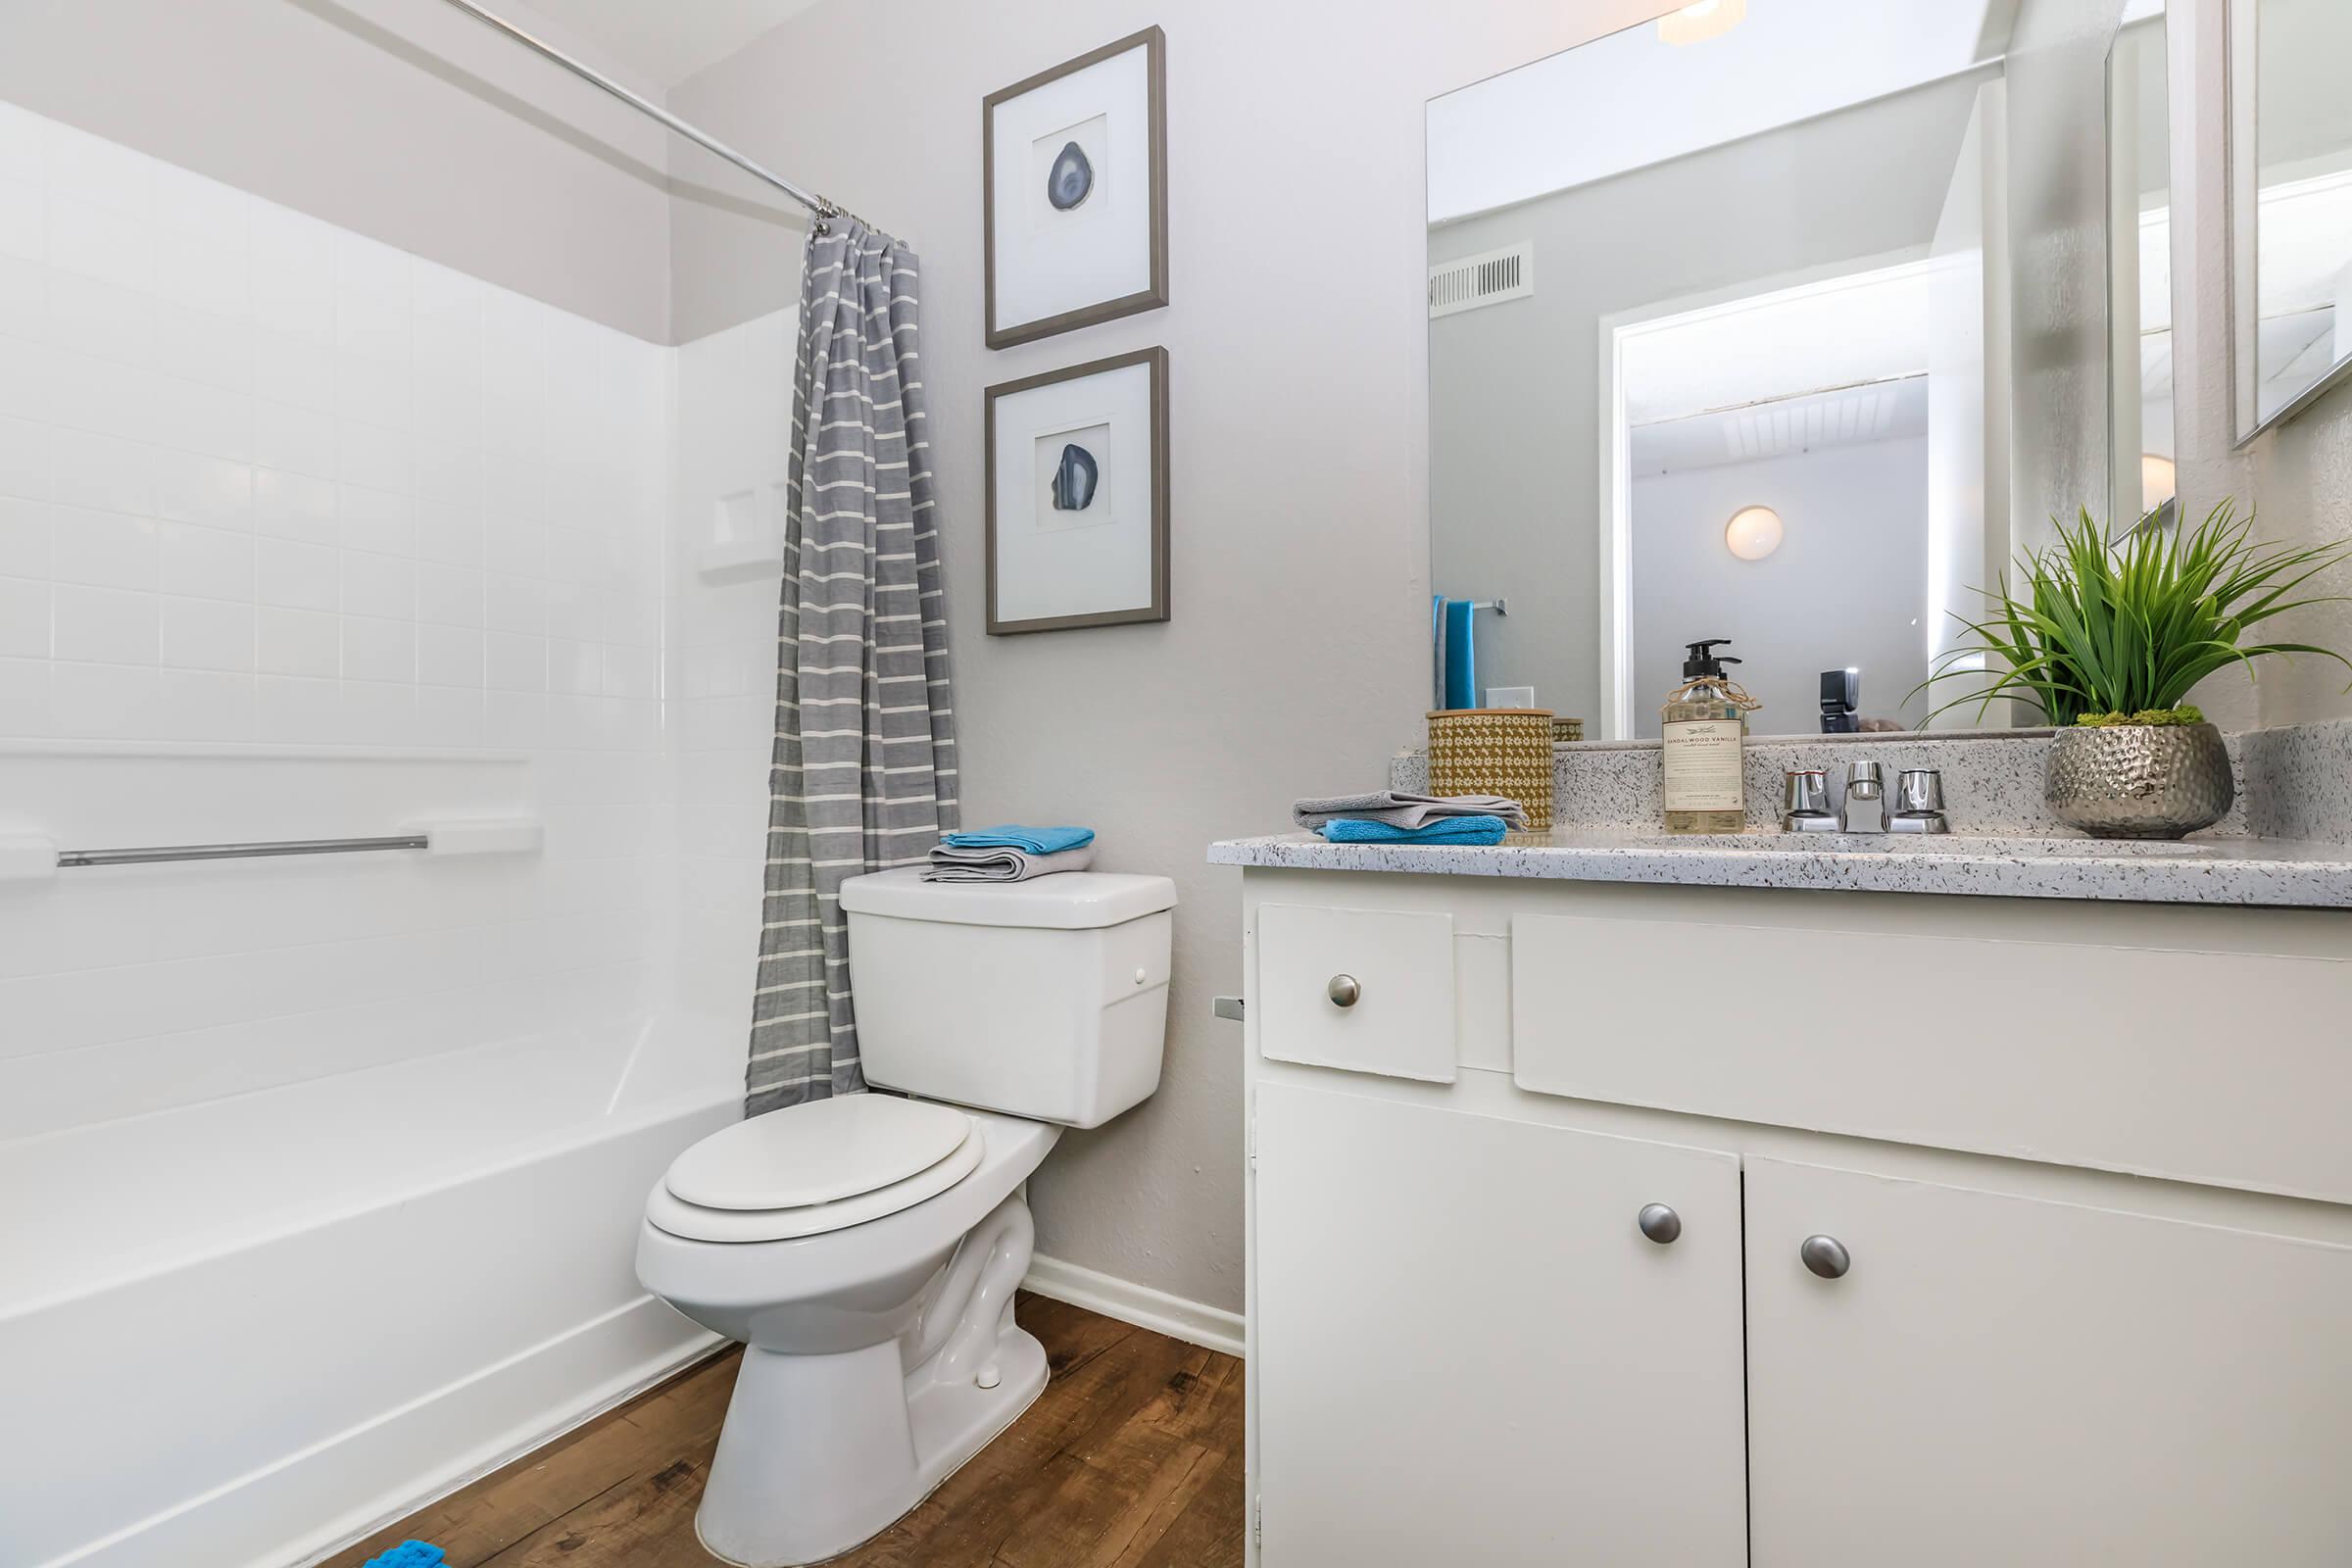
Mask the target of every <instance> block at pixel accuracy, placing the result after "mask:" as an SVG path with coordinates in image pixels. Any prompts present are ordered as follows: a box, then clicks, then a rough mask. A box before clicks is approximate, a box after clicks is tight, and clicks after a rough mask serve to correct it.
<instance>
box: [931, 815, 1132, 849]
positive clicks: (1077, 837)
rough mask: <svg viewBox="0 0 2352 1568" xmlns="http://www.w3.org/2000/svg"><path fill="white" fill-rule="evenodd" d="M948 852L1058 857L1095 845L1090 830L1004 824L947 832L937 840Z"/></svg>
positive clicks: (1091, 830) (1091, 829) (1092, 833)
mask: <svg viewBox="0 0 2352 1568" xmlns="http://www.w3.org/2000/svg"><path fill="white" fill-rule="evenodd" d="M939 842H940V843H942V844H945V845H946V846H947V847H948V848H950V849H952V850H1024V851H1026V852H1028V853H1029V854H1031V855H1059V854H1060V853H1061V852H1062V851H1064V850H1083V849H1085V848H1086V847H1087V846H1088V845H1089V844H1092V843H1094V842H1095V830H1094V829H1093V828H1091V827H1023V826H1021V825H1020V824H1019V823H1018V822H1007V823H1005V825H1004V826H1002V827H983V828H975V829H974V830H972V831H971V832H969V833H951V834H949V835H948V836H947V837H946V838H944V839H941V840H940V841H939Z"/></svg>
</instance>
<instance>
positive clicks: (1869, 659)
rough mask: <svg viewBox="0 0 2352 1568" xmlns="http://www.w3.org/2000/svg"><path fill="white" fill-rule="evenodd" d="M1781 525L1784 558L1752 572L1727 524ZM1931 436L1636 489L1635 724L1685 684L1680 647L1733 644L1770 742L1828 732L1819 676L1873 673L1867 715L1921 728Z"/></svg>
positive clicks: (1640, 483) (1701, 471)
mask: <svg viewBox="0 0 2352 1568" xmlns="http://www.w3.org/2000/svg"><path fill="white" fill-rule="evenodd" d="M1747 506H1769V507H1771V508H1772V509H1773V510H1774V511H1775V512H1778V513H1779V514H1780V515H1781V521H1782V524H1783V527H1784V530H1785V532H1784V534H1783V537H1782V540H1781V547H1780V549H1778V550H1776V551H1774V552H1773V553H1772V554H1771V555H1769V556H1766V557H1765V558H1764V559H1763V560H1762V561H1741V560H1740V559H1739V558H1738V557H1737V556H1735V555H1733V554H1732V553H1731V551H1730V550H1728V549H1727V548H1725V546H1724V542H1723V528H1724V524H1725V523H1727V522H1729V521H1730V520H1731V517H1732V514H1733V513H1735V512H1737V511H1739V510H1740V508H1741V507H1747ZM1927 515H1928V441H1927V437H1925V436H1911V437H1906V438H1904V439H1901V440H1895V441H1874V442H1870V443H1868V444H1867V445H1862V446H1847V447H1827V448H1823V449H1821V450H1819V451H1815V452H1808V453H1804V454H1801V455H1798V456H1793V457H1786V458H1771V459H1767V460H1765V461H1764V462H1761V463H1728V464H1724V465H1722V466H1718V467H1712V468H1691V469H1688V470H1686V471H1684V472H1680V473H1665V474H1647V475H1644V476H1642V477H1641V478H1638V479H1636V480H1635V481H1634V483H1633V515H1632V527H1633V545H1634V561H1633V567H1634V570H1633V579H1634V723H1635V731H1636V733H1637V734H1640V735H1644V736H1655V735H1656V734H1657V733H1658V711H1657V705H1658V704H1659V703H1660V702H1662V701H1664V699H1665V696H1666V694H1667V693H1668V692H1670V691H1672V690H1673V689H1674V688H1675V687H1676V686H1678V685H1680V684H1681V683H1682V679H1683V675H1682V669H1683V663H1682V661H1683V649H1682V647H1681V645H1682V644H1683V643H1687V642H1691V641H1692V640H1694V639H1696V638H1700V637H1729V638H1731V639H1732V646H1731V647H1730V648H1727V649H1725V650H1724V652H1726V653H1728V654H1734V655H1737V656H1739V657H1740V659H1742V660H1743V661H1745V662H1743V663H1742V664H1740V667H1739V668H1738V669H1737V670H1735V671H1734V673H1735V675H1736V676H1737V677H1738V678H1739V681H1740V685H1741V686H1743V687H1745V688H1746V689H1747V692H1748V695H1749V696H1751V697H1754V698H1756V699H1758V700H1759V701H1761V702H1762V703H1763V704H1764V707H1763V708H1762V710H1761V711H1758V712H1757V713H1756V715H1755V716H1754V718H1753V719H1752V720H1750V722H1751V724H1752V725H1753V727H1754V728H1755V731H1756V733H1758V734H1760V735H1791V734H1799V733H1803V732H1805V731H1808V730H1813V729H1816V728H1818V727H1819V725H1820V715H1821V672H1822V671H1823V670H1825V669H1842V668H1844V667H1845V666H1847V665H1849V664H1852V665H1858V666H1859V667H1860V668H1861V670H1862V699H1863V701H1862V716H1863V717H1865V718H1902V719H1905V720H1906V721H1907V722H1906V723H1905V725H1904V727H1905V728H1907V729H1908V728H1916V727H1917V725H1918V721H1919V720H1920V719H1921V718H1922V717H1924V716H1925V714H1926V712H1927V710H1928V706H1929V704H1928V700H1927V699H1926V698H1925V697H1916V698H1915V697H1910V696H1909V694H1910V692H1911V689H1912V688H1913V687H1915V686H1917V685H1918V684H1919V683H1920V681H1921V680H1922V679H1923V678H1925V676H1926V675H1927V672H1928V667H1927V666H1928V660H1927V630H1926V628H1925V627H1924V626H1923V625H1922V624H1921V617H1922V615H1923V613H1925V610H1926V606H1927V591H1928V589H1927V585H1928V527H1927Z"/></svg>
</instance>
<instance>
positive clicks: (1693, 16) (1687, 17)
mask: <svg viewBox="0 0 2352 1568" xmlns="http://www.w3.org/2000/svg"><path fill="white" fill-rule="evenodd" d="M1746 20H1747V0H1698V3H1697V4H1696V5H1689V6H1685V7H1683V9H1682V10H1680V11H1677V12H1674V13H1673V14H1671V15H1669V16H1663V17H1660V18H1659V19H1658V36H1659V37H1660V38H1663V39H1664V40H1665V41H1666V42H1668V43H1674V44H1683V43H1705V42H1706V41H1707V40H1708V39H1709V38H1720V37H1722V36H1723V35H1724V34H1725V33H1727V32H1729V31H1731V30H1732V29H1733V28H1734V27H1737V26H1738V25H1740V23H1742V22H1744V21H1746Z"/></svg>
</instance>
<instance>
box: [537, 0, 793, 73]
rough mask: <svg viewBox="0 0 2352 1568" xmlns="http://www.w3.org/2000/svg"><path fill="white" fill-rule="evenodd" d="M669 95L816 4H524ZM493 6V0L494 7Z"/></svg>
mask: <svg viewBox="0 0 2352 1568" xmlns="http://www.w3.org/2000/svg"><path fill="white" fill-rule="evenodd" d="M524 3H525V4H527V5H528V6H529V7H530V9H532V10H533V11H536V12H538V13H539V14H540V15H542V16H544V17H546V18H547V19H548V20H549V21H550V22H554V23H557V24H559V25H563V26H564V27H567V28H569V29H570V30H572V31H573V32H576V33H578V34H579V35H580V36H581V37H583V38H586V39H588V40H589V41H591V42H593V43H594V44H596V45H597V46H598V47H599V48H601V49H603V50H604V51H605V52H606V53H607V54H608V55H610V56H611V57H612V59H613V62H614V63H615V64H616V65H618V66H619V67H621V68H622V69H624V70H626V71H628V72H630V73H633V74H634V75H635V76H636V77H637V78H638V79H640V80H642V81H650V82H652V83H653V84H654V85H655V86H657V87H659V88H661V89H662V91H663V92H667V91H668V90H669V89H670V88H672V87H675V86H676V85H677V84H678V83H679V82H681V81H684V80H685V79H686V78H687V77H688V76H691V75H693V74H694V73H696V72H698V71H700V70H702V69H703V68H704V67H705V66H711V65H716V64H717V63H718V62H719V61H721V60H724V59H726V57H727V56H729V55H731V54H733V53H734V52H735V51H736V50H738V49H740V48H742V47H743V46H744V45H745V44H747V43H750V42H751V41H752V40H753V39H754V38H757V37H759V36H760V34H761V33H763V32H765V31H767V29H768V28H770V27H772V26H774V25H776V24H778V23H779V22H782V21H783V20H784V19H785V18H787V17H789V16H791V15H792V14H793V13H794V12H796V11H806V10H807V9H808V8H809V6H811V5H814V4H815V3H816V0H524ZM492 4H493V5H494V6H495V4H496V0H492Z"/></svg>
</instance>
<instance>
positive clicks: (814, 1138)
mask: <svg viewBox="0 0 2352 1568" xmlns="http://www.w3.org/2000/svg"><path fill="white" fill-rule="evenodd" d="M1175 905H1176V888H1175V884H1174V883H1172V882H1170V881H1168V880H1167V879H1166V878H1165V877H1155V876H1124V875H1110V874H1105V873H1095V872H1083V871H1080V872H1064V873H1061V874H1059V875H1054V876H1045V877H1039V878H1037V879H1036V880H1034V881H1030V882H1012V883H930V882H925V881H923V880H922V879H921V873H920V871H919V869H916V868H911V867H910V868H907V869H905V870H896V871H883V872H878V873H875V874H873V875H870V876H861V877H855V878H852V879H851V880H849V881H848V882H845V883H844V884H843V885H842V892H841V907H842V908H843V910H844V911H845V913H846V914H847V916H848V920H849V929H850V977H851V988H852V993H853V995H854V996H855V998H856V1002H857V1008H858V1047H859V1052H860V1055H861V1059H862V1062H863V1066H864V1071H865V1077H866V1081H867V1083H868V1084H869V1085H871V1086H872V1087H873V1088H875V1089H877V1090H882V1091H888V1092H885V1093H873V1094H864V1095H848V1096H842V1097H839V1098H836V1099H832V1100H820V1101H812V1102H809V1103H805V1104H800V1105H793V1106H788V1107H786V1108H785V1109H782V1110H774V1111H769V1112H768V1113H766V1114H765V1115H761V1116H755V1117H752V1118H750V1119H748V1120H746V1121H742V1122H738V1123H736V1124H735V1125H733V1126H731V1127H728V1128H725V1129H724V1130H722V1131H720V1132H717V1133H714V1134H712V1135H711V1136H710V1137H709V1138H706V1139H704V1140H703V1141H702V1142H701V1143H699V1144H697V1145H695V1146H694V1147H693V1148H692V1149H689V1150H688V1151H686V1152H685V1153H683V1154H681V1155H679V1156H678V1158H677V1160H676V1161H675V1162H674V1163H673V1164H671V1166H670V1167H669V1170H668V1171H667V1173H666V1174H664V1175H663V1177H662V1180H661V1182H660V1183H658V1184H657V1185H656V1186H655V1188H654V1191H653V1193H652V1195H651V1197H650V1198H648V1200H647V1201H646V1210H645V1223H644V1224H643V1225H642V1226H641V1227H640V1229H639V1234H638V1245H637V1277H638V1278H639V1280H641V1281H642V1282H643V1283H644V1285H645V1288H646V1289H647V1290H649V1291H651V1292H653V1293H654V1294H655V1295H656V1296H659V1297H661V1298H662V1299H664V1300H666V1301H667V1302H668V1303H669V1304H670V1305H671V1306H673V1307H675V1308H677V1310H679V1311H680V1312H683V1313H684V1314H685V1315H686V1316H688V1317H690V1318H692V1319H693V1320H694V1321H695V1322H697V1323H700V1324H702V1325H703V1326H704V1327H706V1328H709V1329H711V1330H714V1331H716V1332H717V1333H720V1334H723V1335H725V1336H727V1337H728V1338H729V1339H734V1340H740V1341H742V1342H743V1344H744V1346H745V1349H744V1354H743V1367H742V1370H741V1372H740V1373H739V1374H738V1376H737V1379H736V1383H735V1394H734V1398H733V1401H732V1402H731V1403H730V1404H729V1405H728V1406H727V1416H726V1423H725V1425H724V1427H723V1428H722V1429H721V1430H720V1433H719V1439H718V1451H717V1454H716V1456H715V1457H714V1458H713V1459H712V1460H711V1474H710V1480H709V1484H708V1486H707V1487H706V1488H705V1489H704V1493H703V1502H702V1508H701V1510H700V1512H699V1513H698V1514H697V1515H696V1517H695V1529H696V1532H697V1534H698V1535H699V1536H700V1537H701V1539H702V1543H703V1544H704V1546H705V1547H706V1548H707V1549H709V1550H710V1551H711V1553H713V1554H714V1555H716V1556H718V1557H720V1558H723V1559H725V1560H726V1561H728V1562H733V1563H741V1564H746V1565H748V1568H781V1565H785V1564H800V1563H812V1562H818V1561H821V1560H823V1559H825V1558H827V1557H831V1556H835V1555H837V1554H839V1553H841V1552H844V1551H847V1550H849V1549H850V1548H851V1547H853V1546H856V1545H858V1544H859V1543H861V1542H863V1541H866V1540H868V1539H869V1538H871V1537H872V1536H874V1535H876V1534H877V1533H879V1532H880V1531H882V1530H883V1529H885V1528H887V1527H888V1526H889V1525H890V1524H891V1523H892V1522H893V1521H895V1520H897V1519H898V1518H899V1517H900V1516H901V1515H902V1514H905V1513H906V1512H907V1510H908V1509H910V1508H912V1507H913V1506H914V1505H915V1504H916V1503H918V1502H920V1501H922V1499H923V1498H924V1497H925V1496H927V1495H930V1493H931V1491H932V1489H934V1488H935V1487H937V1486H938V1485H939V1484H940V1483H941V1482H943V1481H945V1480H946V1479H947V1478H948V1477H949V1476H951V1475H953V1474H954V1473H955V1472H956V1468H957V1467H958V1466H960V1465H961V1464H962V1463H963V1462H964V1461H965V1460H966V1459H969V1458H970V1457H971V1456H972V1455H973V1454H975V1453H977V1452H979V1451H980V1449H981V1448H982V1447H984V1446H987V1444H988V1443H989V1441H990V1440H991V1439H993V1438H994V1437H996V1436H997V1434H998V1433H1000V1432H1002V1431H1004V1430H1005V1427H1007V1426H1009V1425H1011V1423H1012V1422H1013V1420H1014V1419H1015V1418H1017V1417H1018V1416H1019V1415H1020V1413H1021V1412H1022V1411H1023V1410H1025V1409H1027V1408H1028V1407H1029V1405H1030V1403H1031V1402H1032V1401H1033V1400H1035V1399H1036V1397H1038V1395H1039V1394H1040V1393H1042V1392H1043V1391H1044V1389H1045V1386H1046V1354H1045V1349H1044V1348H1043V1347H1041V1346H1040V1345H1039V1344H1038V1343H1037V1341H1036V1340H1035V1339H1034V1338H1032V1337H1031V1336H1030V1335H1029V1334H1028V1333H1026V1332H1025V1331H1023V1330H1021V1329H1019V1328H1017V1327H1015V1326H1014V1325H1013V1321H1012V1298H1013V1291H1014V1289H1015V1288H1016V1287H1017V1286H1018V1285H1019V1284H1020V1282H1021V1278H1022V1276H1023V1275H1024V1274H1026V1273H1027V1272H1028V1269H1029V1257H1030V1251H1031V1247H1032V1242H1033V1236H1034V1233H1033V1229H1032V1225H1031V1221H1030V1217H1029V1204H1028V1200H1027V1189H1026V1185H1025V1184H1026V1183H1027V1181H1028V1179H1029V1176H1030V1173H1031V1172H1033V1171H1035V1170H1036V1169H1037V1167H1038V1164H1039V1162H1040V1161H1042V1160H1043V1159H1044V1158H1045V1157H1046V1154H1047V1153H1048V1152H1050V1151H1051V1150H1052V1149H1053V1147H1054V1141H1055V1140H1056V1139H1058V1138H1059V1137H1060V1136H1061V1130H1062V1129H1063V1128H1064V1127H1099V1126H1101V1125H1102V1124H1103V1123H1104V1122H1106V1121H1108V1120H1110V1118H1111V1117H1113V1116H1116V1115H1117V1114H1119V1112H1121V1111H1123V1110H1125V1109H1127V1108H1128V1107H1129V1106H1131V1105H1134V1104H1135V1103H1138V1102H1139V1101H1141V1100H1143V1099H1144V1098H1145V1097H1146V1096H1148V1095H1150V1094H1151V1093H1152V1091H1153V1090H1154V1089H1156V1088H1158V1086H1159V1068H1160V1056H1161V1052H1162V1049H1163V1047H1164V1045H1165V1042H1166V1033H1167V1012H1168V1006H1167V1001H1168V959H1169V938H1170V934H1171V931H1172V929H1173V922H1174V916H1173V914H1172V913H1171V912H1170V911H1172V910H1173V909H1174V907H1175Z"/></svg>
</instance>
